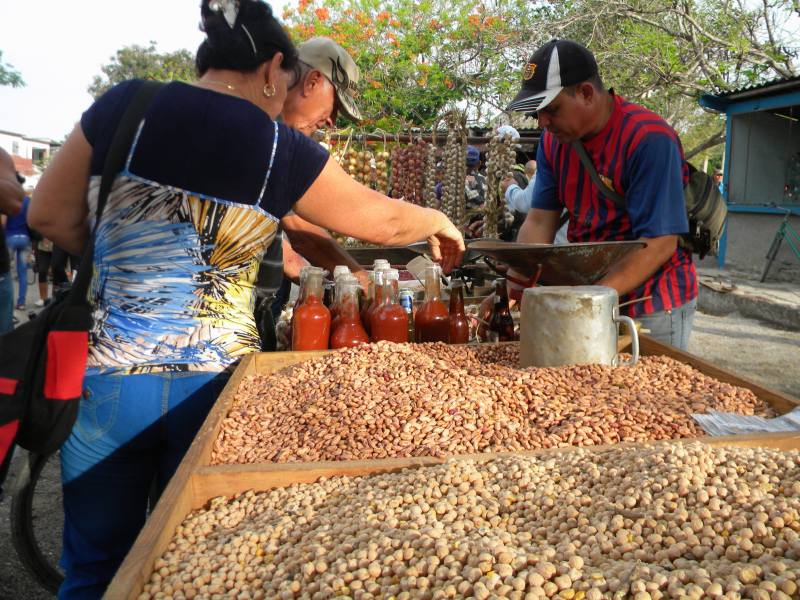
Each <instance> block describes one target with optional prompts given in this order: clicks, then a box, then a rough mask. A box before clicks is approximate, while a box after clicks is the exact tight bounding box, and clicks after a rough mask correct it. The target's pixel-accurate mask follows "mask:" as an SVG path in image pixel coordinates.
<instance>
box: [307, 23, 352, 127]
mask: <svg viewBox="0 0 800 600" xmlns="http://www.w3.org/2000/svg"><path fill="white" fill-rule="evenodd" d="M297 54H298V58H299V59H300V60H301V61H303V62H304V63H306V64H307V65H308V66H310V67H312V68H314V69H317V70H319V71H320V72H321V73H322V74H323V75H325V77H327V78H328V79H329V80H330V82H331V83H332V84H333V87H334V88H335V89H336V98H337V100H338V101H339V106H340V108H341V110H342V112H343V113H344V114H345V116H346V117H347V118H349V119H351V120H353V121H360V120H361V118H362V117H361V111H360V110H358V106H356V97H357V96H358V90H357V88H356V84H357V83H358V79H359V77H360V75H359V71H358V65H356V63H355V62H354V61H353V59H352V58H350V55H349V54H348V53H347V51H346V50H345V49H344V48H342V47H341V46H340V45H339V44H337V43H336V42H334V41H333V40H332V39H330V38H326V37H315V38H311V39H310V40H308V41H305V42H303V43H302V44H300V45H299V46H298V47H297Z"/></svg>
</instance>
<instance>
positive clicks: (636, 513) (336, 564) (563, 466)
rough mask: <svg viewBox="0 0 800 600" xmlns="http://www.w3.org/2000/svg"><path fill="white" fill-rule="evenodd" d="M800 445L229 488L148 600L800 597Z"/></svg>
mask: <svg viewBox="0 0 800 600" xmlns="http://www.w3.org/2000/svg"><path fill="white" fill-rule="evenodd" d="M798 532H800V454H799V453H798V452H795V451H793V452H781V451H778V450H772V449H761V448H758V449H753V448H736V447H727V448H726V447H717V448H714V447H711V446H708V445H706V444H702V443H699V442H686V443H683V444H670V443H660V444H654V445H653V446H649V447H644V448H641V449H631V448H622V447H619V448H615V449H612V450H607V451H603V452H592V451H590V450H587V449H574V450H572V451H567V452H555V451H551V452H545V453H542V454H538V455H534V456H510V455H506V456H503V457H499V458H495V459H493V460H489V461H486V462H482V461H479V460H473V459H449V460H448V461H447V462H445V463H443V464H441V465H438V466H434V467H427V468H419V469H405V470H402V471H399V472H395V473H389V474H381V475H372V476H368V477H358V478H348V477H333V478H330V479H321V480H320V481H319V482H317V483H314V484H301V485H293V486H291V487H287V488H283V489H275V490H272V491H268V492H261V493H254V492H252V491H248V492H246V493H243V494H241V495H238V496H236V497H233V498H226V497H221V498H216V499H214V500H212V501H211V502H210V505H209V506H208V508H206V509H203V510H199V511H195V512H193V513H192V514H190V515H189V516H188V517H187V518H186V519H185V520H184V521H183V523H182V524H181V525H180V526H179V527H178V528H177V532H176V536H175V538H174V539H173V541H172V542H171V543H170V545H169V548H168V550H167V551H166V553H164V554H163V556H162V557H161V558H159V559H158V560H157V561H156V563H155V570H154V572H153V574H152V576H151V578H150V580H149V582H148V583H147V584H146V586H145V588H144V592H143V593H142V594H141V596H140V598H141V599H142V600H144V599H150V598H161V597H172V598H176V599H183V598H195V597H197V598H209V597H210V598H215V597H219V598H222V597H223V596H224V597H230V598H240V599H246V598H253V599H258V598H282V599H289V598H310V599H313V600H317V599H323V598H332V597H339V598H353V599H361V600H369V599H377V598H384V599H389V598H392V599H394V600H406V599H412V598H414V599H416V598H419V599H440V598H468V597H469V598H476V599H477V600H485V599H487V598H511V599H516V600H523V599H524V600H535V599H540V598H558V599H565V600H570V599H572V600H598V599H600V598H614V599H623V598H630V599H634V600H649V599H652V600H657V599H659V598H689V599H699V598H728V599H734V598H753V599H757V600H788V599H789V598H797V597H798V580H799V579H800V534H798Z"/></svg>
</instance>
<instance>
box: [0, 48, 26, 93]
mask: <svg viewBox="0 0 800 600" xmlns="http://www.w3.org/2000/svg"><path fill="white" fill-rule="evenodd" d="M3 85H8V86H11V87H24V86H25V81H24V80H23V79H22V75H20V73H19V71H17V70H16V69H15V68H14V67H12V66H11V65H10V64H8V63H5V62H3V51H2V50H0V86H3Z"/></svg>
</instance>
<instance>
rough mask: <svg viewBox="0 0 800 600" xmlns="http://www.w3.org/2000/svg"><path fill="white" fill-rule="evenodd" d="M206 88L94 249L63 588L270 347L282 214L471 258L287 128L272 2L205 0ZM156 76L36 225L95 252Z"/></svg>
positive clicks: (63, 161) (48, 194)
mask: <svg viewBox="0 0 800 600" xmlns="http://www.w3.org/2000/svg"><path fill="white" fill-rule="evenodd" d="M201 14H202V19H203V27H204V29H205V32H206V36H207V37H206V40H205V41H204V42H203V44H202V45H201V46H200V48H199V50H198V53H197V64H198V67H199V71H201V72H202V73H203V76H202V77H201V78H200V79H199V80H198V81H197V83H196V84H195V85H188V84H185V83H178V82H173V83H169V84H167V85H166V86H164V87H163V88H162V89H161V90H160V91H159V93H158V95H157V96H156V97H155V99H154V101H153V102H152V104H151V105H150V106H149V108H148V110H147V113H146V115H145V118H144V119H143V120H142V121H141V122H140V125H139V129H138V133H137V136H136V138H135V140H134V142H133V144H132V146H131V148H130V150H129V152H128V156H127V161H126V163H125V167H124V169H123V170H122V171H121V172H120V173H119V174H118V175H117V176H116V179H115V182H114V185H113V188H112V191H111V193H110V194H109V196H108V202H107V204H106V207H105V211H104V212H103V215H102V219H101V222H100V225H99V230H98V231H99V234H98V236H97V242H96V247H95V250H94V255H93V259H94V265H93V269H94V274H95V275H94V281H93V283H92V287H91V293H90V299H91V301H92V303H93V305H94V307H95V315H94V316H95V322H94V327H93V330H92V333H91V343H90V349H89V368H88V370H87V373H86V377H85V379H84V393H83V397H82V399H81V403H80V411H79V415H78V419H77V422H76V424H75V427H74V429H73V431H72V435H71V437H70V438H69V440H68V441H67V442H66V444H65V445H64V446H63V448H62V449H61V461H62V481H63V488H64V508H65V524H64V530H65V531H64V551H63V554H62V560H61V562H62V566H63V567H64V569H65V572H66V580H65V582H64V584H63V586H62V588H61V590H60V594H59V597H61V598H78V597H80V598H93V597H99V596H101V595H102V593H103V591H104V589H105V588H106V586H107V584H108V582H109V581H110V579H111V577H112V576H113V574H114V572H115V570H116V569H117V567H118V566H119V564H120V562H121V561H122V559H123V557H124V556H125V554H126V552H127V551H128V549H129V548H130V546H131V545H132V543H133V541H134V539H135V537H136V535H137V533H138V531H139V529H140V528H141V526H142V524H143V522H144V517H145V509H146V506H147V495H148V489H149V485H150V483H151V482H153V481H155V482H156V484H157V486H158V488H159V489H163V488H164V486H165V484H166V483H167V481H168V480H169V478H170V477H171V475H172V473H173V472H174V470H175V468H176V466H177V465H178V463H179V462H180V460H181V458H182V456H183V454H184V452H185V450H186V448H188V446H189V444H190V443H191V440H192V439H193V437H194V434H195V432H196V431H197V428H198V427H199V425H200V424H201V423H202V421H203V419H204V418H205V416H206V414H207V412H208V410H209V409H210V407H211V406H212V404H213V403H214V400H215V399H216V397H217V394H218V393H219V391H220V389H221V384H222V383H223V382H224V380H225V377H226V376H225V373H227V372H228V371H229V369H230V367H231V366H232V365H234V364H235V363H236V362H237V361H238V360H239V359H240V358H241V357H242V356H244V355H245V354H248V353H250V352H255V351H257V350H258V349H259V339H258V334H257V331H256V327H255V323H254V320H253V312H252V298H253V279H254V277H255V274H256V270H257V267H258V261H259V259H260V257H261V255H262V253H263V251H264V248H265V247H266V246H267V245H268V244H269V243H270V241H271V240H272V238H273V236H274V235H275V232H276V230H277V223H278V220H279V219H280V218H281V217H282V216H283V215H284V214H286V213H287V212H288V211H289V210H290V209H293V210H294V211H295V212H296V213H297V214H298V215H300V216H301V217H303V218H305V219H307V220H309V221H311V222H313V223H315V224H318V225H320V226H323V227H326V228H329V229H332V230H335V231H338V232H341V233H343V234H346V235H351V236H356V237H360V238H362V239H365V240H368V241H371V242H375V243H379V244H393V245H405V244H408V243H411V242H415V241H419V240H424V239H427V240H428V241H429V242H430V245H431V248H432V253H433V254H434V256H435V257H437V258H438V259H440V260H441V262H442V263H443V266H444V267H445V270H447V269H449V268H451V267H452V266H453V265H454V264H456V263H457V262H458V261H459V260H460V258H461V255H462V253H463V250H464V243H463V240H462V238H461V234H460V233H459V232H458V230H457V229H456V228H455V227H454V226H453V225H452V223H450V221H448V219H447V218H446V217H445V216H444V215H443V214H442V213H440V212H437V211H435V210H430V209H425V208H421V207H417V206H413V205H411V204H407V203H405V202H402V201H398V200H392V199H389V198H386V197H384V196H382V195H380V194H378V193H377V192H374V191H372V190H369V189H368V188H366V187H363V186H361V185H359V184H358V183H356V182H355V181H354V180H353V179H351V178H350V177H349V176H348V175H347V174H346V173H344V171H343V170H342V169H341V168H340V167H339V166H338V164H337V163H336V162H335V161H334V160H332V159H331V158H330V156H329V155H328V153H327V152H326V151H325V150H324V149H322V148H321V147H320V146H319V145H318V144H316V143H314V142H312V141H311V140H309V139H308V138H307V137H306V136H304V135H302V134H301V133H299V132H297V131H294V130H291V129H289V128H287V127H285V126H284V125H281V124H279V123H276V122H275V121H274V119H275V117H276V116H277V115H278V114H279V113H280V112H281V109H282V106H283V102H284V100H285V98H286V94H287V89H288V88H289V87H290V86H291V85H292V83H293V82H294V80H295V79H296V77H297V72H296V69H297V67H298V58H297V51H296V49H295V48H294V46H293V45H292V43H291V41H290V40H289V37H288V36H287V35H286V32H285V31H284V30H283V28H282V27H281V25H280V23H279V22H278V21H277V20H276V19H275V18H274V17H273V15H272V11H271V9H270V7H269V6H268V5H267V4H265V3H263V2H260V1H257V0H238V1H234V0H210V1H209V0H204V1H203V3H202V7H201ZM140 86H141V81H127V82H124V83H121V84H119V85H117V86H115V87H114V88H112V89H111V90H109V91H108V92H107V93H106V94H105V95H103V96H102V97H101V98H99V99H98V100H97V101H96V102H95V103H94V104H93V105H92V106H91V107H90V108H89V109H88V110H87V111H86V112H85V113H84V114H83V116H82V118H81V121H80V123H79V124H78V125H77V126H76V128H75V130H74V131H73V132H72V134H70V136H69V138H68V139H67V141H66V142H65V144H64V146H63V147H62V149H61V150H60V151H59V153H58V154H57V155H56V157H55V158H54V160H53V162H52V164H51V165H50V167H49V168H48V170H47V171H46V173H45V174H44V175H43V177H42V179H41V181H40V183H39V186H38V188H37V194H36V196H35V197H34V200H33V201H32V202H31V205H30V210H29V213H28V221H29V223H30V224H31V226H33V227H34V228H36V229H37V230H38V231H40V232H41V233H42V235H44V236H46V237H47V238H48V239H51V240H52V241H53V242H54V243H56V244H58V245H59V246H61V247H63V248H65V249H67V250H68V251H72V252H80V251H81V250H82V249H83V246H84V243H85V242H86V240H87V237H88V234H89V227H88V226H87V222H88V221H90V219H88V217H89V215H90V213H91V211H92V208H90V207H94V204H95V200H96V198H97V193H98V187H99V182H100V179H101V177H100V175H101V172H102V169H103V164H104V160H105V155H106V153H107V152H108V149H109V145H110V142H111V138H112V137H113V135H114V131H115V129H116V126H117V123H118V122H119V121H120V118H121V115H122V113H123V112H124V110H125V108H126V107H127V106H128V104H129V103H130V101H131V98H132V97H133V95H134V94H135V93H136V91H137V90H138V89H139V87H140Z"/></svg>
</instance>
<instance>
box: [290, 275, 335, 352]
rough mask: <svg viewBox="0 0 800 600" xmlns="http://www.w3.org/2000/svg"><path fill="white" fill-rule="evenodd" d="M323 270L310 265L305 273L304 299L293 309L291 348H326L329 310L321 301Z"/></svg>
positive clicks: (329, 321) (328, 333) (329, 330)
mask: <svg viewBox="0 0 800 600" xmlns="http://www.w3.org/2000/svg"><path fill="white" fill-rule="evenodd" d="M323 274H324V271H323V270H322V269H318V268H316V267H312V268H311V269H309V271H308V272H307V274H306V282H305V283H306V285H305V299H304V300H303V303H302V304H301V305H300V306H298V307H297V309H296V310H295V311H294V324H293V326H292V350H327V348H328V341H329V338H330V335H331V312H330V311H329V310H328V309H327V307H326V306H325V305H324V304H323V303H322V277H323Z"/></svg>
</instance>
